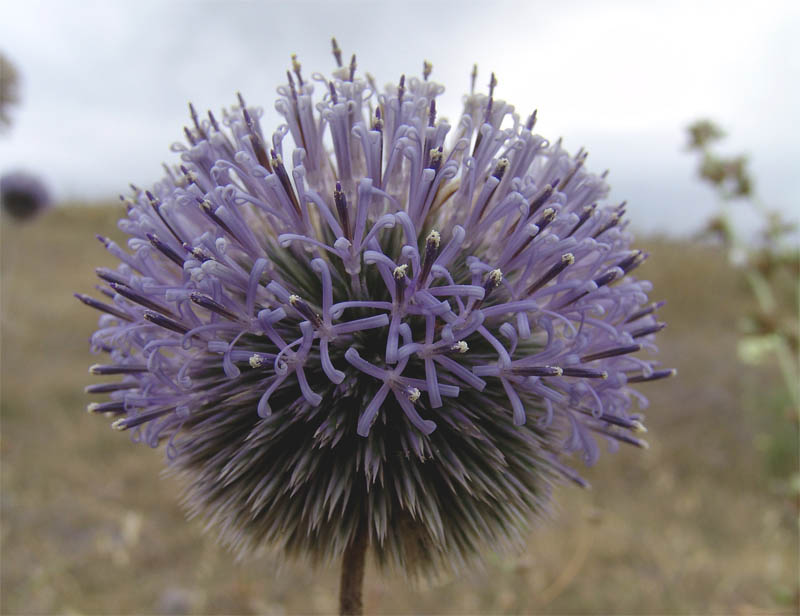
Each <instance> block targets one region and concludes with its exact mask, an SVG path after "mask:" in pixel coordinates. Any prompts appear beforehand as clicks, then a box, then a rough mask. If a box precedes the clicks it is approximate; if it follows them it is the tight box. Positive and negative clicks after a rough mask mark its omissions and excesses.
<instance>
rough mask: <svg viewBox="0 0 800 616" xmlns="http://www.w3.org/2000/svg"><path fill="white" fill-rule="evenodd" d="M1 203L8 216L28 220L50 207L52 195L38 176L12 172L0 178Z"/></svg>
mask: <svg viewBox="0 0 800 616" xmlns="http://www.w3.org/2000/svg"><path fill="white" fill-rule="evenodd" d="M0 203H2V205H3V211H4V212H5V213H6V214H7V215H9V216H11V217H12V218H15V219H17V220H28V219H30V218H34V217H35V216H36V215H38V214H40V213H41V212H42V211H43V210H45V209H47V208H48V207H49V206H50V193H49V191H48V190H47V187H46V186H45V185H44V182H42V180H41V179H40V178H39V177H38V176H36V175H33V174H31V173H27V172H24V171H11V172H9V173H6V174H5V175H3V176H2V177H0Z"/></svg>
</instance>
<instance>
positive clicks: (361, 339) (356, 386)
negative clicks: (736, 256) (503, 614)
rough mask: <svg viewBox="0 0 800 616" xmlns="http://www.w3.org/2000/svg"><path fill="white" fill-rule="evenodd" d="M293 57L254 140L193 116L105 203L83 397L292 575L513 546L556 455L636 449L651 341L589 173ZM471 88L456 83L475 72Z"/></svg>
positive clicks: (458, 561)
mask: <svg viewBox="0 0 800 616" xmlns="http://www.w3.org/2000/svg"><path fill="white" fill-rule="evenodd" d="M334 57H335V59H336V61H337V65H338V68H337V69H336V70H335V71H334V72H333V75H332V77H330V78H328V77H325V76H322V75H320V74H317V73H315V74H313V75H312V76H311V79H309V78H307V76H306V75H305V74H304V73H303V71H302V67H301V65H300V63H299V62H298V61H297V59H296V58H293V62H292V68H291V70H290V71H288V72H287V83H286V84H284V85H282V86H280V87H279V88H278V94H279V98H278V100H277V102H276V104H275V107H276V109H277V110H278V111H279V112H280V113H281V114H282V116H283V117H284V119H285V124H283V125H281V126H279V127H278V128H277V129H276V130H275V132H273V133H272V134H269V133H267V132H265V130H264V128H263V127H262V125H261V117H262V112H261V110H260V109H259V108H257V107H252V106H249V105H247V104H246V103H245V101H244V99H243V98H242V97H241V96H239V99H238V104H237V105H236V106H234V107H233V108H232V109H230V110H227V111H224V112H223V113H222V115H221V117H219V118H218V117H217V116H215V115H214V114H213V113H211V112H209V113H208V115H207V117H202V118H201V117H200V115H199V114H198V113H197V112H196V110H195V109H194V108H193V107H192V106H190V116H191V124H190V125H189V126H188V127H187V128H185V131H184V134H185V137H186V142H185V143H180V144H176V145H174V146H173V151H175V152H176V153H177V154H178V155H179V157H180V162H179V164H178V165H177V166H176V167H169V168H167V175H166V177H165V178H164V179H163V180H162V181H161V182H160V183H158V184H156V185H155V186H154V187H153V189H152V190H141V189H139V188H136V187H134V188H133V193H132V195H131V196H129V197H123V198H122V200H123V202H124V203H125V206H126V208H127V215H126V216H125V217H124V218H123V219H122V220H121V221H120V228H121V229H122V231H124V232H125V233H126V234H128V235H129V237H130V239H129V240H128V247H127V248H128V249H127V250H125V249H124V248H123V247H122V246H119V245H117V244H116V243H115V242H113V241H111V240H108V239H106V238H100V240H101V242H102V243H103V244H104V245H105V247H106V248H107V250H108V251H109V252H111V253H112V254H113V255H115V256H116V257H117V258H119V260H120V262H121V263H120V266H119V267H118V268H117V269H116V270H109V269H102V268H101V269H98V270H97V274H98V276H99V277H100V279H101V280H102V281H103V287H102V289H101V290H102V292H103V294H104V295H106V298H105V299H104V300H103V301H99V300H96V299H93V298H90V297H88V296H85V295H78V298H79V299H80V300H81V301H83V302H84V303H86V304H88V305H90V306H92V307H94V308H97V309H99V310H101V311H102V312H103V313H104V314H103V315H102V316H101V318H100V327H99V329H98V331H97V332H96V333H95V334H94V335H93V337H92V347H93V348H94V349H95V350H96V351H97V352H102V353H105V354H107V359H105V360H104V361H103V362H102V363H100V364H97V365H94V366H92V368H91V369H90V371H91V372H92V373H93V374H97V375H115V376H116V377H117V380H116V381H114V382H108V383H102V384H99V385H92V386H90V387H89V388H87V389H88V391H90V392H92V393H107V394H109V396H110V400H109V401H106V402H99V403H93V404H91V405H89V410H90V411H91V412H98V413H104V414H106V415H109V416H111V417H113V418H114V419H115V421H114V423H113V426H114V427H115V428H117V429H119V430H124V431H130V432H132V433H133V435H134V438H135V439H137V440H140V441H143V442H145V443H148V444H150V445H152V446H157V445H158V444H161V443H164V444H165V445H166V452H167V456H168V460H169V467H170V469H171V470H172V471H173V472H175V473H176V474H178V475H179V476H181V477H182V478H183V480H184V482H185V485H186V492H185V502H186V505H187V507H188V509H189V511H190V512H191V514H193V515H197V516H200V517H202V518H203V519H205V520H206V521H207V522H208V523H209V524H210V525H211V526H214V527H216V528H217V530H218V532H219V533H220V536H221V537H222V539H223V541H224V542H226V543H227V544H228V545H230V546H232V547H234V548H236V549H238V550H240V551H243V552H247V551H250V550H252V549H255V548H258V547H260V546H263V545H271V546H276V547H278V548H280V549H282V550H284V551H285V552H286V553H288V554H307V555H310V556H311V557H312V558H313V559H314V560H324V559H328V558H331V557H337V556H340V555H341V554H342V553H343V552H344V550H345V549H346V548H347V547H348V546H349V545H351V544H352V543H353V542H354V541H355V540H356V538H357V537H365V538H366V540H367V541H368V543H369V545H370V546H371V550H372V552H373V554H374V556H375V558H376V560H377V562H378V563H380V564H382V565H396V566H398V567H400V568H402V569H404V570H405V571H408V572H411V573H414V572H422V571H440V570H441V569H442V568H444V569H453V568H457V567H460V566H461V565H463V564H464V563H466V562H468V561H469V560H471V559H472V558H473V557H475V556H477V555H479V554H481V553H482V552H485V550H487V549H496V548H498V547H503V546H508V547H511V546H516V545H519V544H520V543H521V542H522V541H523V538H524V534H525V530H526V528H527V525H528V524H529V521H530V520H531V519H532V518H533V517H535V515H536V514H539V513H542V512H543V511H545V510H546V509H547V505H548V502H549V498H550V492H551V489H550V486H551V485H552V483H553V482H554V481H557V480H558V479H559V478H562V477H567V478H569V479H572V480H574V481H576V482H578V483H581V484H583V483H584V482H583V480H582V479H581V478H580V477H579V475H578V473H577V472H576V471H575V470H573V469H572V468H571V462H570V460H571V458H572V455H573V454H577V455H578V456H579V457H581V458H583V460H584V461H585V462H586V463H588V464H593V463H594V462H595V461H596V459H597V457H598V453H599V446H598V444H599V443H600V442H608V443H610V444H612V445H614V444H616V443H618V442H623V443H630V444H633V445H637V446H645V443H644V442H643V441H641V440H640V439H639V437H638V433H639V432H642V431H643V430H644V427H643V424H642V417H641V415H639V414H638V413H636V412H635V411H634V409H633V401H636V402H638V403H639V405H640V406H643V405H644V404H645V402H646V401H645V399H644V398H643V397H642V396H641V394H639V393H638V392H637V391H636V390H635V389H634V388H633V387H631V385H633V384H635V383H639V382H646V381H652V380H656V379H660V378H663V377H665V376H669V375H670V374H672V371H668V370H659V369H657V366H656V364H655V363H654V362H652V361H650V360H648V359H645V358H642V357H641V356H640V355H639V352H640V351H643V350H645V351H654V350H655V347H654V344H653V337H654V335H655V333H656V332H658V331H659V330H660V329H661V328H662V327H663V324H661V323H659V322H658V321H657V320H656V317H655V312H656V309H657V307H658V304H650V303H648V293H649V291H650V285H649V283H647V282H645V281H641V280H637V279H635V278H634V277H633V276H632V275H631V272H632V270H634V269H635V268H636V266H638V265H639V264H640V263H641V262H642V261H643V260H644V259H645V257H646V255H645V254H644V253H642V252H641V251H638V250H632V249H631V248H630V240H631V238H630V235H629V234H628V233H627V231H626V222H625V220H624V212H625V207H624V204H623V205H616V206H615V205H604V204H603V200H604V199H605V197H606V194H607V191H608V187H607V185H606V183H605V176H604V175H603V176H597V175H593V174H591V173H589V172H588V171H587V170H586V169H585V168H584V162H585V160H586V154H585V153H584V152H582V151H581V152H579V153H578V154H577V155H575V156H570V155H569V154H568V153H567V152H566V151H565V150H564V149H563V147H562V145H561V142H560V141H557V142H555V143H550V142H549V141H548V140H546V139H545V138H543V137H541V136H539V135H536V134H535V133H534V132H533V128H534V124H535V119H536V117H535V113H534V114H533V115H532V116H530V117H529V118H527V120H526V121H522V120H521V119H520V117H519V116H518V114H517V113H516V112H515V109H514V107H512V106H511V105H510V104H508V103H506V102H505V101H502V100H500V99H499V98H496V97H495V91H496V88H497V80H496V79H495V77H494V75H492V79H491V81H490V85H489V88H488V91H487V92H486V93H475V92H474V91H473V92H472V93H470V94H469V95H467V96H466V97H465V98H464V111H463V114H462V116H461V118H460V120H459V121H458V122H457V124H456V125H455V126H451V125H450V124H449V123H448V122H447V121H446V120H445V119H442V118H440V117H438V115H437V108H436V100H437V97H438V96H439V95H440V94H441V93H442V92H443V87H442V86H441V85H439V84H437V83H435V82H434V81H431V80H430V79H429V77H430V75H431V70H432V67H431V66H430V64H429V63H427V62H426V63H425V65H424V66H423V76H422V78H406V77H405V76H403V77H401V78H400V79H399V81H397V82H394V83H392V84H389V85H388V86H386V87H385V88H383V89H380V88H378V86H377V84H376V81H375V79H373V78H372V77H371V76H370V75H362V74H361V73H360V72H359V71H358V69H357V64H356V59H355V56H353V58H352V60H351V61H350V63H349V64H346V63H345V62H343V61H342V57H341V51H340V50H339V49H338V46H336V45H335V44H334ZM474 80H475V77H474V75H473V82H474Z"/></svg>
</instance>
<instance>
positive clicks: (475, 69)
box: [469, 64, 478, 94]
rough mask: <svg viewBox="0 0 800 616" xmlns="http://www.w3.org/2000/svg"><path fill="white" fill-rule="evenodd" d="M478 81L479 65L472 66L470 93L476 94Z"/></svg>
mask: <svg viewBox="0 0 800 616" xmlns="http://www.w3.org/2000/svg"><path fill="white" fill-rule="evenodd" d="M477 79H478V65H477V64H473V65H472V72H471V73H470V74H469V83H470V85H469V93H470V94H475V81H476V80H477Z"/></svg>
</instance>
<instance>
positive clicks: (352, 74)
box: [348, 54, 356, 81]
mask: <svg viewBox="0 0 800 616" xmlns="http://www.w3.org/2000/svg"><path fill="white" fill-rule="evenodd" d="M355 76H356V54H353V57H352V58H350V79H348V81H353V78H354V77H355Z"/></svg>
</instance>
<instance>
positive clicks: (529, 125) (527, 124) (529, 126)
mask: <svg viewBox="0 0 800 616" xmlns="http://www.w3.org/2000/svg"><path fill="white" fill-rule="evenodd" d="M538 112H539V110H538V109H534V110H533V113H532V114H531V115H530V116H528V121H527V122H525V128H527V129H528V130H533V127H534V126H536V114H537V113H538Z"/></svg>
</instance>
